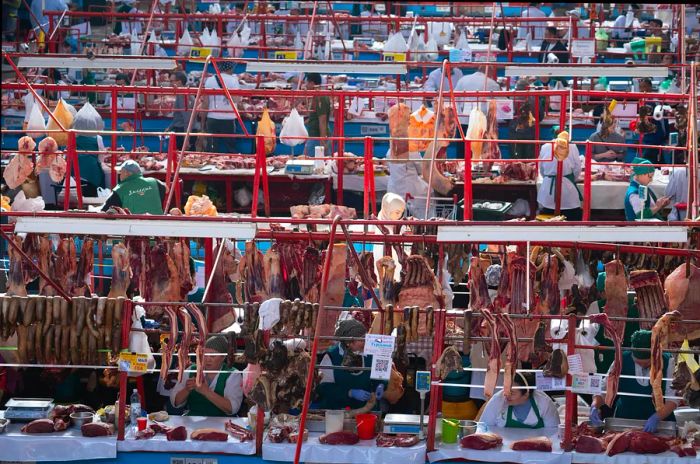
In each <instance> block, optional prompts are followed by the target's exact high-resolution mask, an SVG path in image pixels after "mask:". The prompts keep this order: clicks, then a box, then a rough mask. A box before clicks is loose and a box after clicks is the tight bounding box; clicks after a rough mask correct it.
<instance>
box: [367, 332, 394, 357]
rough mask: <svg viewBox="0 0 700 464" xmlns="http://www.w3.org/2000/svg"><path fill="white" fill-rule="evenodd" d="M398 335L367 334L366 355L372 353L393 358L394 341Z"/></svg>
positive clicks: (376, 355)
mask: <svg viewBox="0 0 700 464" xmlns="http://www.w3.org/2000/svg"><path fill="white" fill-rule="evenodd" d="M395 341H396V337H393V336H391V335H377V334H367V335H365V352H364V355H365V356H367V355H372V356H375V357H380V358H391V354H392V353H393V352H394V343H395Z"/></svg>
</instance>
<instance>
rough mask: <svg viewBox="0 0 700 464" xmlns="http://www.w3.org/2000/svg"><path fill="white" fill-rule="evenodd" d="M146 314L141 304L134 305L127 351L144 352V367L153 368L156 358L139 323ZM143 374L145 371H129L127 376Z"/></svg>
mask: <svg viewBox="0 0 700 464" xmlns="http://www.w3.org/2000/svg"><path fill="white" fill-rule="evenodd" d="M145 316H146V310H145V309H143V306H138V305H137V306H135V307H134V311H133V313H132V314H131V328H132V329H133V330H131V331H129V351H130V352H132V353H138V354H145V355H146V359H147V361H146V367H147V368H148V369H153V368H155V367H156V360H155V358H154V357H153V352H152V351H151V347H150V345H149V344H148V337H147V336H146V334H145V333H144V332H143V325H141V318H142V317H145ZM143 374H145V372H131V371H129V374H128V375H129V376H131V377H138V376H141V375H143Z"/></svg>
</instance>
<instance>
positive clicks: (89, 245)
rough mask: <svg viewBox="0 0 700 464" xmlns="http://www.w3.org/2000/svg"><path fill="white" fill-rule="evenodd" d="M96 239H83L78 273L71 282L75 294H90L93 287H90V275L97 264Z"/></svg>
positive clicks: (72, 291)
mask: <svg viewBox="0 0 700 464" xmlns="http://www.w3.org/2000/svg"><path fill="white" fill-rule="evenodd" d="M94 244H95V241H94V240H93V239H91V238H86V239H85V240H83V244H82V246H81V248H80V259H79V260H78V266H77V269H76V271H77V272H76V273H75V274H74V276H73V282H72V284H71V293H72V294H73V296H90V295H92V289H91V288H90V276H91V275H92V269H93V267H94V266H95V249H94Z"/></svg>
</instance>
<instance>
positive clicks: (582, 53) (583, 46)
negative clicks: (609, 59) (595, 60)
mask: <svg viewBox="0 0 700 464" xmlns="http://www.w3.org/2000/svg"><path fill="white" fill-rule="evenodd" d="M571 56H573V57H574V58H585V57H591V58H592V57H594V56H595V39H573V40H572V41H571Z"/></svg>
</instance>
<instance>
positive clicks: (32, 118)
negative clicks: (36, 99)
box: [27, 103, 46, 139]
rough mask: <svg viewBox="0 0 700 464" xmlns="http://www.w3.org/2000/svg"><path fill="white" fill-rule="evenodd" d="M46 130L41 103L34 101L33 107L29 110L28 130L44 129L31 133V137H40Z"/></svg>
mask: <svg viewBox="0 0 700 464" xmlns="http://www.w3.org/2000/svg"><path fill="white" fill-rule="evenodd" d="M45 130H46V121H44V116H42V114H41V109H40V105H38V104H36V103H34V104H33V105H32V109H31V111H30V112H29V121H27V131H42V132H35V133H30V134H29V135H30V137H32V138H35V139H36V138H39V137H42V136H43V135H44V132H43V131H45Z"/></svg>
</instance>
